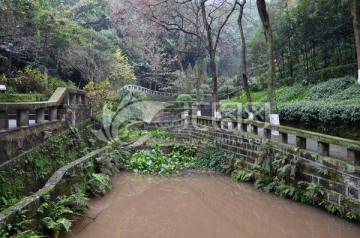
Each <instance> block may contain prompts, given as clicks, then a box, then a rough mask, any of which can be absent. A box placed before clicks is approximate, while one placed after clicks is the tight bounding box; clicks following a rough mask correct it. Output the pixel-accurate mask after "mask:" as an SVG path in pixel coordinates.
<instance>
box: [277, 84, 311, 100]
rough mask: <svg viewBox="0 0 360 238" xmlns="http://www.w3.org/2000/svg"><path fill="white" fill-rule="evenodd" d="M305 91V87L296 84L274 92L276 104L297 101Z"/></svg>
mask: <svg viewBox="0 0 360 238" xmlns="http://www.w3.org/2000/svg"><path fill="white" fill-rule="evenodd" d="M305 91H306V87H305V86H303V85H301V84H296V85H293V86H291V87H281V88H279V89H277V90H276V100H277V102H278V103H284V102H289V101H293V100H295V99H299V95H301V94H303V93H304V92H305Z"/></svg>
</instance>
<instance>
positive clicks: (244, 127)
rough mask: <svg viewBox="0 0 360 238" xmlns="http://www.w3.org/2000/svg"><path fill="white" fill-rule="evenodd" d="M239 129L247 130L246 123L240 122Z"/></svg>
mask: <svg viewBox="0 0 360 238" xmlns="http://www.w3.org/2000/svg"><path fill="white" fill-rule="evenodd" d="M241 131H242V132H247V124H246V123H241Z"/></svg>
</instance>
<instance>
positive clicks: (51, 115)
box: [49, 107, 58, 121]
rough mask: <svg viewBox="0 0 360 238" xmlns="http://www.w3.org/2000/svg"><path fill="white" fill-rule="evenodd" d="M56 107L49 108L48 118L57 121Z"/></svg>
mask: <svg viewBox="0 0 360 238" xmlns="http://www.w3.org/2000/svg"><path fill="white" fill-rule="evenodd" d="M57 114H58V113H57V107H51V108H49V120H50V121H57Z"/></svg>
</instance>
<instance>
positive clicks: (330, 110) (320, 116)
mask: <svg viewBox="0 0 360 238" xmlns="http://www.w3.org/2000/svg"><path fill="white" fill-rule="evenodd" d="M279 115H280V119H281V120H284V121H292V122H303V123H305V124H314V123H317V122H325V123H333V124H334V123H337V122H342V123H350V122H359V121H360V100H346V101H340V102H336V101H334V102H331V101H330V102H328V101H318V102H309V101H300V102H295V103H287V104H283V105H282V106H281V107H280V108H279Z"/></svg>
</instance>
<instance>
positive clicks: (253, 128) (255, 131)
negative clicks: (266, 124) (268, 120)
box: [252, 125, 259, 135]
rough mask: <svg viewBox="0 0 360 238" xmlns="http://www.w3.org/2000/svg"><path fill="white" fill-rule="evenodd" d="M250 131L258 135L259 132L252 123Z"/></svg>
mask: <svg viewBox="0 0 360 238" xmlns="http://www.w3.org/2000/svg"><path fill="white" fill-rule="evenodd" d="M252 133H253V134H254V135H258V134H259V130H258V126H255V125H252Z"/></svg>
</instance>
